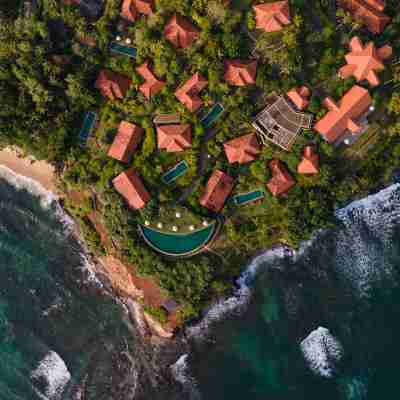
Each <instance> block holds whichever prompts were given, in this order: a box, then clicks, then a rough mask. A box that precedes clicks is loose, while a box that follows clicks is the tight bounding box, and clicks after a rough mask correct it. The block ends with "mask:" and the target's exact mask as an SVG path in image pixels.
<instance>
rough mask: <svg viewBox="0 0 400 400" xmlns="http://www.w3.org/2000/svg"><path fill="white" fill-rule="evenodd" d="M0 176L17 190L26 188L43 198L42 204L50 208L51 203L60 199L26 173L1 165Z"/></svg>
mask: <svg viewBox="0 0 400 400" xmlns="http://www.w3.org/2000/svg"><path fill="white" fill-rule="evenodd" d="M0 178H2V179H4V180H6V181H7V182H8V183H10V184H11V185H13V186H14V187H15V188H16V189H17V190H22V189H24V190H26V191H28V192H29V193H30V194H31V195H33V196H35V197H39V198H40V199H41V205H42V206H43V207H44V208H49V207H50V206H51V204H52V203H53V202H54V201H55V200H57V199H58V197H57V195H56V194H54V193H53V192H50V191H49V190H47V189H45V188H44V187H43V186H42V185H41V184H40V183H39V182H38V181H35V180H34V179H32V178H29V177H27V176H24V175H19V174H17V173H15V172H14V171H13V170H11V169H10V168H7V167H5V166H4V165H0Z"/></svg>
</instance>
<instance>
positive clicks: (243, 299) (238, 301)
mask: <svg viewBox="0 0 400 400" xmlns="http://www.w3.org/2000/svg"><path fill="white" fill-rule="evenodd" d="M291 255H293V251H292V250H290V249H289V248H287V247H283V246H281V247H277V248H275V249H273V250H268V251H266V252H265V253H262V254H260V255H259V256H257V257H255V258H253V260H252V261H251V262H250V264H249V265H248V267H247V268H246V270H245V271H244V272H243V273H242V274H241V276H240V277H239V278H238V280H237V282H236V283H237V285H238V289H237V290H236V291H235V293H234V295H233V296H231V297H229V298H226V299H221V300H219V301H217V302H216V303H215V304H213V305H212V306H211V307H210V308H209V310H208V311H207V312H206V315H205V316H204V318H203V319H202V320H201V321H200V322H199V323H198V324H196V325H194V326H190V327H188V328H187V329H186V335H187V336H188V337H196V338H201V337H204V336H206V335H207V333H208V331H209V327H210V325H212V324H213V323H215V322H218V321H220V320H221V319H222V318H224V317H225V316H227V315H228V314H232V313H240V312H243V311H244V310H245V309H246V307H247V305H248V303H249V301H250V298H251V293H252V291H251V284H252V281H253V280H254V278H255V276H256V275H257V272H258V271H259V269H260V267H261V266H262V265H265V264H266V263H267V262H271V261H273V260H274V259H281V258H284V257H288V256H291Z"/></svg>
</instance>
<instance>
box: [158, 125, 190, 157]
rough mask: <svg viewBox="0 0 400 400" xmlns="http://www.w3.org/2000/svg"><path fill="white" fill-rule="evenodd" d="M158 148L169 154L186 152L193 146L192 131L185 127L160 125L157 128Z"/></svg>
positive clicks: (188, 126)
mask: <svg viewBox="0 0 400 400" xmlns="http://www.w3.org/2000/svg"><path fill="white" fill-rule="evenodd" d="M157 141H158V148H159V149H164V150H166V151H169V152H178V151H184V150H185V149H186V148H188V147H190V146H191V145H192V129H191V127H190V125H189V124H185V125H160V126H158V127H157Z"/></svg>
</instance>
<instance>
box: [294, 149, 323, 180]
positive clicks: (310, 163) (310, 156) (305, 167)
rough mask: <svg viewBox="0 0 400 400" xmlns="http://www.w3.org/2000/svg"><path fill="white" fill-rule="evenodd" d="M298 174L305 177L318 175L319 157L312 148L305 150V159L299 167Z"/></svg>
mask: <svg viewBox="0 0 400 400" xmlns="http://www.w3.org/2000/svg"><path fill="white" fill-rule="evenodd" d="M297 172H298V173H299V174H303V175H312V174H318V172H319V156H318V154H317V153H315V151H314V149H313V148H312V146H306V147H305V148H304V153H303V159H302V160H301V162H300V164H299V165H298V166H297Z"/></svg>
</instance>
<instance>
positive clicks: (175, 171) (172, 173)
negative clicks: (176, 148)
mask: <svg viewBox="0 0 400 400" xmlns="http://www.w3.org/2000/svg"><path fill="white" fill-rule="evenodd" d="M188 169H189V165H188V163H187V162H186V161H185V160H183V161H181V162H179V163H178V164H176V165H175V167H173V168H171V169H170V170H169V171H168V172H166V173H165V174H164V175H163V176H162V178H161V179H162V181H163V182H164V183H165V184H166V185H169V184H170V183H172V182H174V181H176V180H177V179H178V178H179V177H181V176H182V175H183V174H185V173H186V171H187V170H188Z"/></svg>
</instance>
